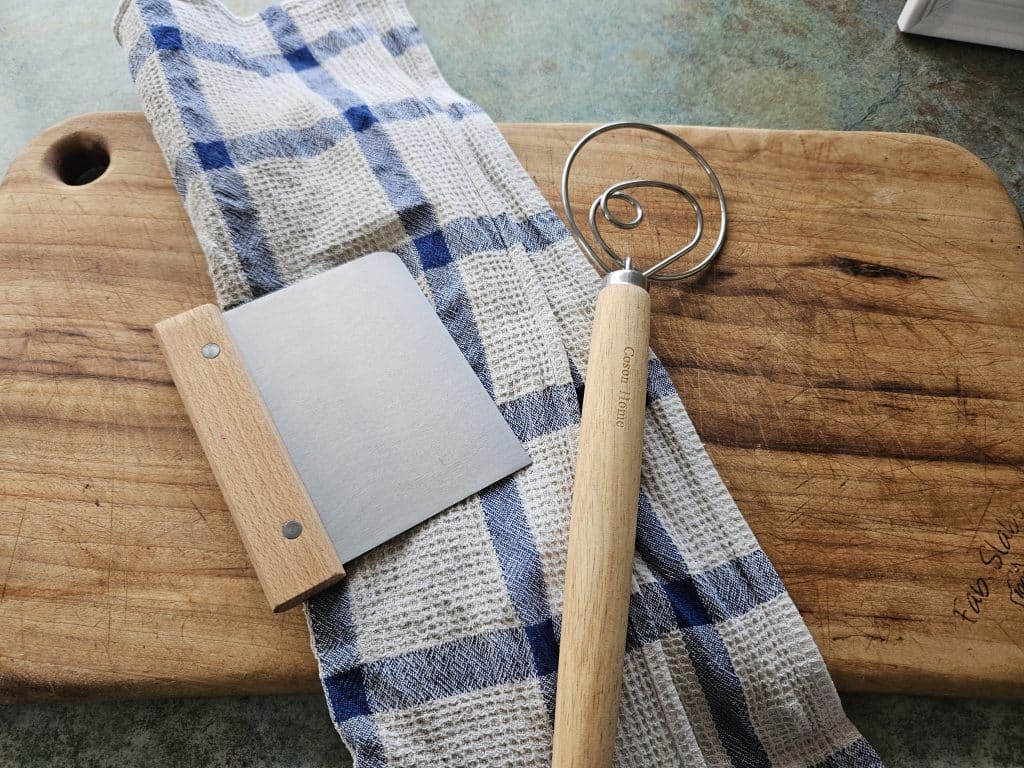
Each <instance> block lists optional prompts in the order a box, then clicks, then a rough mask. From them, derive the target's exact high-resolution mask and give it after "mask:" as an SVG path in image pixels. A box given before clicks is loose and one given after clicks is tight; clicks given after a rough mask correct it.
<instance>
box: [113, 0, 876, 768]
mask: <svg viewBox="0 0 1024 768" xmlns="http://www.w3.org/2000/svg"><path fill="white" fill-rule="evenodd" d="M115 31H116V34H117V37H118V40H119V42H120V43H121V45H122V46H123V47H124V49H125V51H126V53H127V55H128V60H129V66H130V69H131V74H132V77H133V78H134V80H135V85H136V89H137V92H138V97H139V100H140V102H141V104H142V107H143V109H144V111H145V113H146V115H147V116H148V118H149V120H150V122H151V123H152V126H153V131H154V134H155V135H156V138H157V140H158V142H159V144H160V147H161V149H162V151H163V152H164V155H165V157H166V160H167V164H168V167H169V168H170V170H171V173H172V176H173V179H174V182H175V184H176V186H177V188H178V191H179V192H180V193H181V196H182V198H183V200H184V202H185V206H186V209H187V211H188V214H189V216H190V217H191V219H192V222H193V225H194V227H195V230H196V232H197V234H198V236H199V241H200V243H201V244H202V247H203V249H204V251H205V253H206V256H207V258H208V260H209V264H210V272H211V274H212V276H213V280H214V284H215V286H216V290H217V294H218V297H219V300H220V302H221V304H222V305H223V306H224V307H231V306H235V305H237V304H239V303H242V302H245V301H247V300H249V299H251V298H253V297H256V296H259V295H262V294H265V293H267V292H269V291H273V290H275V289H277V288H279V287H281V286H283V285H286V284H288V283H291V282H294V281H296V280H301V279H303V278H306V277H309V276H311V275H314V274H317V273H318V272H320V271H322V270H324V269H328V268H330V267H332V266H334V265H337V264H339V263H342V262H345V261H346V260H349V259H352V258H356V257H358V256H360V255H362V254H365V253H369V252H372V251H378V250H390V251H394V252H396V253H397V254H399V256H400V257H401V258H402V259H403V261H404V262H405V264H406V266H407V267H408V269H409V270H410V272H411V273H412V274H413V275H414V276H415V277H416V279H417V281H418V283H419V285H420V287H421V288H422V290H423V292H424V294H425V295H426V296H427V297H428V299H429V300H430V301H431V302H432V304H433V306H434V307H435V308H436V311H437V313H438V316H439V317H440V318H441V320H442V321H443V322H444V324H445V326H446V327H447V329H448V330H449V332H450V333H451V335H452V337H453V338H454V339H455V341H456V342H457V343H458V344H459V346H460V348H461V349H462V351H463V353H464V354H465V355H466V357H467V359H468V360H469V361H470V364H471V365H472V367H473V369H474V371H475V372H476V374H477V375H478V376H479V378H480V380H481V382H483V384H484V386H485V387H486V389H487V391H488V392H489V393H490V394H491V396H492V397H493V398H494V400H495V402H496V403H497V404H498V407H499V408H500V409H501V411H502V413H503V415H504V416H505V418H506V420H507V421H508V423H509V424H510V425H511V426H512V428H513V430H514V431H515V432H516V434H517V435H518V436H519V438H520V439H521V440H522V442H523V444H524V445H525V447H526V448H527V450H528V451H529V452H530V454H531V456H532V458H533V464H532V466H531V467H529V468H528V469H526V470H523V471H521V472H519V473H517V474H516V475H515V476H513V477H511V478H509V479H507V480H505V481H502V482H500V483H498V484H496V485H494V486H492V487H490V488H488V489H486V490H485V491H484V492H482V493H481V494H479V495H477V496H474V497H472V498H469V499H467V500H465V501H464V502H462V503H460V504H458V505H456V506H455V507H453V508H451V509H449V510H447V511H445V512H443V513H442V514H441V515H439V516H437V517H436V518H434V519H432V520H431V521H429V522H428V523H426V524H424V525H421V526H419V527H418V528H416V529H414V530H413V531H411V532H409V533H407V534H405V535H403V536H401V537H399V538H398V539H396V540H394V541H392V542H391V543H389V544H386V545H384V546H382V547H380V548H378V549H377V550H375V551H373V552H371V553H370V554H368V555H366V556H364V557H362V558H360V559H359V560H358V561H356V562H355V563H353V564H352V565H351V567H350V569H349V576H348V578H347V579H346V580H344V581H343V582H342V583H341V584H340V585H339V586H338V587H337V588H334V589H332V590H330V591H328V592H326V593H323V594H321V595H320V596H318V597H317V598H315V599H314V600H312V601H311V602H310V603H309V604H308V605H307V615H308V618H309V625H310V629H311V632H312V637H313V648H314V650H315V652H316V655H317V657H318V659H319V663H320V671H321V677H322V680H323V686H324V691H325V693H326V696H327V700H328V703H329V706H330V710H331V715H332V718H333V720H334V722H335V724H336V725H337V728H338V731H339V733H340V734H341V736H342V738H343V739H344V741H345V743H346V744H347V745H348V746H349V748H350V749H351V751H352V752H353V754H354V756H355V760H356V764H357V765H358V766H365V767H366V768H369V767H370V766H431V767H433V766H438V765H446V766H447V765H451V766H488V768H494V767H495V766H543V765H546V764H547V763H548V761H549V760H550V749H551V730H552V712H553V704H554V689H555V670H556V667H557V653H558V645H557V643H558V636H559V623H560V614H561V608H562V582H563V577H564V564H565V552H566V538H567V528H568V514H569V505H570V494H571V484H572V477H573V464H574V458H575V452H576V440H577V431H578V422H579V399H578V398H579V394H580V391H581V388H582V381H583V377H585V374H586V371H585V367H584V366H585V363H586V358H587V354H586V351H587V350H586V347H587V343H588V338H589V331H590V319H591V316H592V311H593V303H594V297H595V294H596V289H597V276H596V274H595V272H594V271H593V269H592V268H591V267H590V266H589V265H588V264H587V262H586V260H585V259H584V257H583V256H582V254H581V253H580V252H579V250H578V249H577V248H576V246H575V245H574V244H573V242H572V241H571V239H570V238H569V237H568V235H567V233H566V230H565V228H564V227H563V225H562V224H561V222H560V221H559V219H558V218H557V216H556V215H555V214H554V213H553V212H552V211H551V210H550V208H549V207H548V206H547V204H546V202H545V201H544V199H543V197H542V196H541V195H540V193H539V192H538V190H537V189H536V187H535V186H534V185H533V183H532V182H531V181H530V179H529V177H528V176H527V174H526V173H525V172H524V170H523V168H522V167H521V166H520V165H519V163H518V162H517V160H516V159H515V157H514V155H513V154H512V152H511V151H510V149H509V148H508V146H507V144H506V143H505V141H504V140H503V139H502V137H501V135H500V133H499V132H498V131H497V129H496V128H495V126H494V124H493V123H492V122H491V121H490V120H489V119H488V117H487V116H486V115H485V114H484V113H483V112H482V111H481V110H480V109H479V107H477V106H476V105H475V104H473V103H471V102H469V101H467V100H465V99H463V98H462V97H460V96H459V95H458V94H457V93H455V92H454V91H452V90H451V88H450V87H449V86H448V85H447V84H446V83H445V81H444V80H443V78H442V77H441V75H440V73H439V72H438V69H437V67H436V65H435V63H434V61H433V59H432V58H431V56H430V53H429V51H428V50H427V48H426V46H425V45H424V42H423V39H422V37H421V35H420V33H419V31H418V30H417V28H416V26H415V24H414V23H413V21H412V19H411V18H410V16H409V15H408V13H407V11H406V10H405V8H404V6H403V5H402V4H401V2H398V1H397V0H381V1H379V2H362V1H357V2H352V1H351V0H349V1H345V0H297V1H292V2H287V3H285V4H284V5H283V6H275V7H271V8H268V9H267V10H266V11H264V12H263V13H262V14H260V15H259V16H255V17H251V18H245V19H240V18H236V17H234V16H233V15H231V14H230V13H229V12H228V11H226V10H225V9H223V8H222V7H221V6H220V5H219V4H218V3H216V2H213V1H211V0H197V1H196V2H179V1H177V0H128V1H127V2H125V4H124V5H123V6H122V8H121V9H120V11H119V13H118V15H117V18H116V21H115ZM649 398H650V405H649V409H648V415H647V422H646V433H645V441H646V444H645V449H644V461H643V490H642V497H641V500H640V509H639V531H638V535H637V554H636V559H635V565H634V581H633V595H632V602H631V606H630V627H629V636H628V648H627V655H626V662H625V681H624V691H623V700H622V711H621V716H620V722H619V730H618V734H617V740H616V765H617V766H623V767H624V766H638V767H639V766H643V767H644V768H651V767H652V766H655V767H656V766H666V767H667V766H682V765H688V766H689V765H693V766H699V765H744V766H748V765H749V766H768V765H774V766H812V765H827V766H843V765H851V766H852V765H857V766H861V765H879V764H880V763H879V760H878V757H877V755H876V754H875V752H874V750H873V749H872V748H871V747H870V746H869V745H868V744H867V743H866V742H865V741H864V740H863V739H862V738H861V737H860V735H859V734H858V733H857V731H856V729H855V728H854V727H853V726H852V725H851V724H850V723H849V721H848V720H847V719H846V717H845V715H844V714H843V711H842V708H841V705H840V702H839V699H838V697H837V695H836V692H835V688H834V687H833V685H832V682H831V680H830V679H829V676H828V673H827V672H826V669H825V666H824V663H823V662H822V659H821V656H820V655H819V653H818V651H817V649H816V648H815V646H814V643H813V642H812V640H811V637H810V635H809V634H808V632H807V629H806V628H805V626H804V625H803V623H802V621H801V619H800V617H799V614H798V613H797V611H796V609H795V608H794V606H793V604H792V602H791V601H790V599H789V597H788V595H787V593H786V591H785V589H784V588H783V586H782V584H781V582H780V580H779V578H778V576H777V574H776V573H775V571H774V569H773V568H772V566H771V564H770V563H769V562H768V560H767V558H766V557H765V555H764V553H763V552H762V551H761V549H760V548H759V547H758V544H757V541H756V540H755V538H754V536H753V535H752V533H751V531H750V529H749V528H748V527H747V525H746V523H745V522H744V520H743V518H742V516H741V515H740V513H739V511H738V510H737V508H736V506H735V504H734V503H733V501H732V499H731V498H730V496H729V494H728V492H727V491H726V489H725V487H724V486H723V484H722V482H721V480H720V479H719V477H718V475H717V473H716V472H715V469H714V467H713V466H712V464H711V462H710V460H709V458H708V456H707V454H706V453H705V452H704V450H703V447H702V446H701V444H700V441H699V439H698V437H697V435H696V433H695V431H694V429H693V426H692V424H691V423H690V421H689V418H688V417H687V415H686V412H685V411H684V409H683V406H682V404H681V402H680V400H679V397H678V395H677V394H676V392H675V390H674V388H673V386H672V383H671V381H670V380H669V378H668V376H667V374H666V372H665V370H664V368H663V367H662V366H661V365H660V363H658V361H657V360H656V359H654V358H652V361H651V374H650V383H649ZM451 407H458V404H457V403H452V404H451Z"/></svg>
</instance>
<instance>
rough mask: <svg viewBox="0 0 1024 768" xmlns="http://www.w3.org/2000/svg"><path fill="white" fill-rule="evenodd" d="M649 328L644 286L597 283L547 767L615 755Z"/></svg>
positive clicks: (575, 766) (598, 762)
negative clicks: (552, 744) (551, 742)
mask: <svg viewBox="0 0 1024 768" xmlns="http://www.w3.org/2000/svg"><path fill="white" fill-rule="evenodd" d="M615 274H618V273H613V275H615ZM650 324H651V298H650V295H649V294H648V293H647V291H646V290H644V289H643V288H641V287H639V286H638V285H631V284H614V283H613V284H610V285H606V286H605V287H604V288H602V289H601V292H600V294H599V295H598V299H597V309H596V311H595V314H594V328H593V333H592V336H591V342H590V362H589V364H588V369H587V382H586V390H585V395H584V399H583V415H582V420H581V423H580V441H579V457H578V459H577V464H576V480H575V484H574V485H573V499H572V519H571V521H570V524H569V556H568V562H567V565H566V574H565V607H564V611H563V614H562V639H561V650H560V653H559V660H558V693H557V697H556V702H555V733H554V749H553V754H552V761H551V764H552V766H553V768H607V767H608V766H611V764H612V757H613V755H614V749H615V729H616V721H617V719H618V713H619V697H620V691H621V688H622V659H623V655H624V653H625V648H626V617H627V614H628V610H629V594H630V583H631V574H632V564H633V550H634V543H635V540H636V515H637V497H638V494H639V491H640V453H641V446H642V443H643V425H644V410H645V408H644V406H645V400H646V392H647V347H648V343H649V340H650Z"/></svg>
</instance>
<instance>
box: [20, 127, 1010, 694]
mask: <svg viewBox="0 0 1024 768" xmlns="http://www.w3.org/2000/svg"><path fill="white" fill-rule="evenodd" d="M503 130H504V132H505V134H506V136H507V137H508V139H509V141H510V142H511V144H512V146H513V148H514V149H515V151H516V152H517V154H518V155H519V157H520V158H521V160H522V161H523V163H524V165H525V166H526V168H527V169H528V170H529V172H530V173H531V174H532V175H533V177H534V179H535V180H536V181H537V183H538V184H539V185H540V187H541V189H542V190H543V191H544V193H545V194H546V195H547V196H548V197H549V199H551V200H552V201H554V200H555V198H556V183H557V179H558V175H559V172H560V169H561V164H562V161H563V158H564V157H565V155H566V152H567V150H568V148H569V146H570V144H571V143H572V142H573V141H574V140H575V139H577V138H578V137H579V136H580V135H581V134H582V132H583V130H584V128H583V127H582V126H578V125H508V126H505V127H504V128H503ZM679 130H680V133H681V134H682V135H684V136H685V137H686V138H688V139H689V140H690V141H691V142H693V144H695V145H696V146H697V147H699V148H700V150H701V151H702V152H704V153H705V154H706V156H707V158H708V159H709V161H710V162H711V163H712V164H713V165H714V166H715V168H717V169H718V173H719V175H720V177H721V181H722V184H723V186H724V188H725V190H726V193H727V195H728V197H729V202H730V206H731V209H730V213H731V216H732V222H731V229H730V234H729V241H728V244H727V248H726V250H725V252H724V254H723V256H722V258H721V260H720V262H719V264H718V266H717V267H716V268H715V269H714V270H713V271H711V273H710V274H708V275H707V276H706V277H705V278H704V279H702V280H700V281H698V282H692V283H677V284H669V285H658V286H656V287H655V289H654V291H653V297H654V310H655V319H654V332H653V345H654V347H655V350H656V351H657V352H658V354H659V355H661V357H662V360H664V361H665V363H666V364H667V365H668V367H669V370H670V371H671V374H672V377H673V379H674V381H675V383H676V385H677V386H678V387H679V390H680V392H681V393H682V396H683V400H684V402H685V403H686V406H687V408H688V409H689V412H690V414H691V416H692V417H693V419H694V421H695V422H696V425H697V428H698V429H699V431H700V434H701V436H702V437H703V438H704V440H705V442H706V443H707V446H708V450H709V451H710V452H711V455H712V457H713V458H714V460H715V463H716V464H717V465H718V468H719V470H720V471H721V473H722V476H723V478H724V479H725V482H726V484H727V485H728V486H729V489H730V490H731V491H732V493H733V495H734V496H735V498H736V501H737V503H738V504H739V506H740V509H742V510H743V512H744V513H745V515H746V517H747V519H748V520H749V521H750V524H751V525H752V526H753V528H754V530H755V531H756V533H757V535H758V537H759V538H760V541H761V543H762V545H763V546H764V548H765V550H766V551H767V552H768V554H769V555H770V556H771V557H772V559H773V560H774V561H775V564H776V565H777V567H778V569H779V571H780V572H781V574H782V576H783V579H784V580H785V582H786V584H787V585H788V587H789V589H790V591H791V594H792V596H793V599H794V600H795V602H796V604H797V605H798V606H799V607H800V609H801V611H802V612H803V615H804V618H805V619H806V621H807V623H808V625H809V626H810V628H811V631H812V633H813V634H814V637H815V639H816V640H817V642H818V644H819V646H820V647H821V650H822V652H823V654H824V655H825V658H826V660H827V662H828V665H829V667H830V669H831V670H832V673H833V674H834V675H835V678H836V681H837V683H838V684H839V686H840V687H841V688H843V689H846V690H880V691H914V692H930V693H945V694H970V695H982V696H988V695H1020V694H1021V693H1024V581H1022V578H1024V506H1022V504H1024V472H1022V461H1024V403H1022V400H1024V349H1022V347H1021V326H1022V324H1024V253H1022V230H1021V222H1020V218H1019V216H1018V214H1017V211H1016V210H1015V208H1014V206H1013V205H1012V204H1011V202H1010V200H1009V199H1008V197H1007V195H1006V193H1005V191H1004V190H1003V189H1002V187H1001V186H1000V185H999V182H998V181H997V180H996V178H995V177H994V176H993V174H992V173H991V172H990V171H989V170H988V168H986V167H985V165H983V164H982V163H981V162H980V161H979V160H978V159H977V158H975V157H973V156H972V155H970V154H968V153H967V152H966V151H964V150H963V149H961V148H960V147H957V146H956V145H953V144H949V143H947V142H943V141H939V140H936V139H931V138H926V137H922V136H911V135H897V134H870V133H828V132H773V131H756V130H738V129H725V128H681V129H679ZM104 150H105V151H107V152H109V156H110V166H109V169H108V170H107V171H106V172H105V173H104V174H103V175H102V176H101V177H100V178H99V179H97V180H95V181H93V182H92V183H89V184H85V185H83V186H69V185H67V184H65V183H63V182H62V181H61V179H60V173H63V175H64V176H65V177H67V178H69V179H73V178H74V177H76V176H80V175H81V173H82V172H83V171H85V170H86V169H87V168H88V167H89V166H90V165H91V164H93V163H92V162H91V161H90V152H92V153H93V154H94V155H102V154H103V152H104ZM588 151H590V150H588ZM593 152H594V154H591V155H590V156H589V157H590V159H589V160H586V159H584V160H581V161H580V166H579V171H580V175H579V176H578V177H577V178H578V183H577V190H578V192H579V193H580V194H579V199H580V201H581V204H583V202H584V200H585V201H586V202H587V203H588V202H589V200H590V199H591V196H592V195H593V193H594V192H596V191H598V189H599V188H602V187H603V186H604V185H605V184H607V183H610V182H612V181H618V180H621V179H625V178H630V177H636V176H643V175H654V176H656V177H661V178H664V177H665V175H666V173H667V172H669V173H671V172H672V171H673V169H675V168H677V167H678V166H677V165H676V157H675V155H674V154H672V153H673V150H672V149H671V148H670V147H668V146H667V145H664V144H661V143H659V142H657V141H656V140H654V139H650V138H648V139H643V140H640V139H639V138H638V137H637V136H636V135H633V136H630V137H625V138H617V137H612V138H609V140H608V141H607V142H606V143H604V144H602V145H599V146H598V147H597V148H595V149H594V150H593ZM62 163H63V165H62ZM58 170H60V173H58ZM690 178H691V179H692V176H691V177H690ZM670 180H671V179H670ZM598 181H600V182H601V184H600V187H599V186H598ZM659 221H660V223H659ZM655 223H656V224H658V226H657V229H651V230H650V231H647V230H640V231H636V232H634V233H632V235H631V236H632V237H635V238H639V239H637V240H632V241H631V242H633V243H634V246H633V247H634V249H635V252H637V253H651V254H654V253H658V252H661V251H664V250H666V249H667V248H668V247H669V246H671V245H672V243H673V242H676V241H677V240H678V239H679V238H681V237H683V232H682V228H681V225H680V224H679V223H672V222H671V221H669V220H666V219H665V218H664V217H662V218H660V219H659V218H658V217H657V216H656V218H655ZM212 298H213V294H212V290H211V286H210V283H209V280H208V278H207V276H206V269H205V264H204V261H203V258H202V255H201V254H200V251H199V247H198V245H197V243H196V240H195V237H194V236H193V233H192V230H191V227H190V226H189V223H188V219H187V218H186V216H185V213H184V211H183V209H182V206H181V203H180V202H179V199H178V197H177V195H176V194H175V192H174V189H173V187H172V185H171V182H170V179H169V178H168V174H167V170H166V168H165V166H164V163H163V160H162V158H161V156H160V153H159V151H158V149H157V147H156V145H155V143H154V142H153V139H152V137H151V135H150V132H149V129H148V127H147V125H146V123H145V121H144V120H143V118H142V116H141V115H139V114H132V113H116V114H97V115H86V116H83V117H80V118H75V119H73V120H71V121H69V122H66V123H63V124H61V125H59V126H56V127H54V128H53V129H51V130H49V131H47V132H46V133H44V134H43V135H42V136H40V137H39V138H37V139H36V140H35V141H34V142H32V143H31V144H30V145H29V146H28V147H27V148H26V149H25V150H24V152H23V153H22V154H21V155H20V156H19V157H18V158H17V160H16V161H15V162H14V164H13V165H12V166H11V169H10V171H9V172H8V174H7V177H6V179H5V181H4V183H3V185H2V186H0V417H2V418H0V579H2V585H0V590H2V591H0V697H2V698H5V699H27V698H37V699H47V698H62V697H70V696H120V697H127V696H162V695H184V694H225V693H253V692H289V691H312V690H315V689H316V687H317V681H316V668H315V664H314V661H313V656H312V654H311V653H310V651H309V644H308V639H307V635H306V628H305V625H304V621H303V618H302V615H301V613H299V612H292V613H289V614H286V615H274V614H271V613H270V612H269V611H268V610H267V606H266V603H265V602H264V599H263V596H262V594H261V593H260V590H259V588H258V586H257V583H256V581H255V579H254V577H253V572H252V570H251V569H250V567H249V565H248V563H247V561H246V557H245V554H244V552H243V550H242V547H241V544H240V542H239V539H238V537H237V535H236V533H235V531H234V529H233V528H232V525H231V521H230V518H229V516H228V513H227V512H226V510H225V508H224V504H223V501H222V500H221V497H220V494H219V492H218V490H217V487H216V485H215V484H214V480H213V477H212V475H211V473H210V470H209V468H208V467H207V464H206V462H205V460H204V458H203V454H202V452H201V451H200V449H199V445H198V443H197V442H196V438H195V436H194V435H193V433H192V430H191V428H190V426H189V422H188V420H187V418H186V416H185V412H184V410H183V408H182V405H181V402H180V401H179V399H178V395H177V393H176V391H175V389H174V387H173V386H172V384H171V380H170V377H169V375H168V373H167V370H166V368H165V366H164V363H163V361H162V359H161V356H160V354H159V352H158V350H157V346H156V343H155V342H154V339H153V335H152V333H151V328H152V326H153V324H154V323H155V322H156V321H157V320H160V319H162V318H165V317H168V316H170V315H173V314H176V313H178V312H180V311H182V310H184V309H186V308H189V307H192V306H195V305H197V304H200V303H202V302H206V301H210V300H211V299H212Z"/></svg>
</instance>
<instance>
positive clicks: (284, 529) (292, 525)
mask: <svg viewBox="0 0 1024 768" xmlns="http://www.w3.org/2000/svg"><path fill="white" fill-rule="evenodd" d="M281 533H283V534H284V537H285V538H286V539H297V538H299V536H301V535H302V523H300V522H299V521H298V520H289V521H288V522H287V523H285V524H284V525H282V526H281Z"/></svg>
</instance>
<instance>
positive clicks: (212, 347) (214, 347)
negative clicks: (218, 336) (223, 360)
mask: <svg viewBox="0 0 1024 768" xmlns="http://www.w3.org/2000/svg"><path fill="white" fill-rule="evenodd" d="M201 351H202V353H203V357H205V358H206V359H207V360H213V358H215V357H217V355H219V354H220V344H214V343H213V342H212V341H211V342H210V343H209V344H205V345H204V346H203V348H202V350H201Z"/></svg>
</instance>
